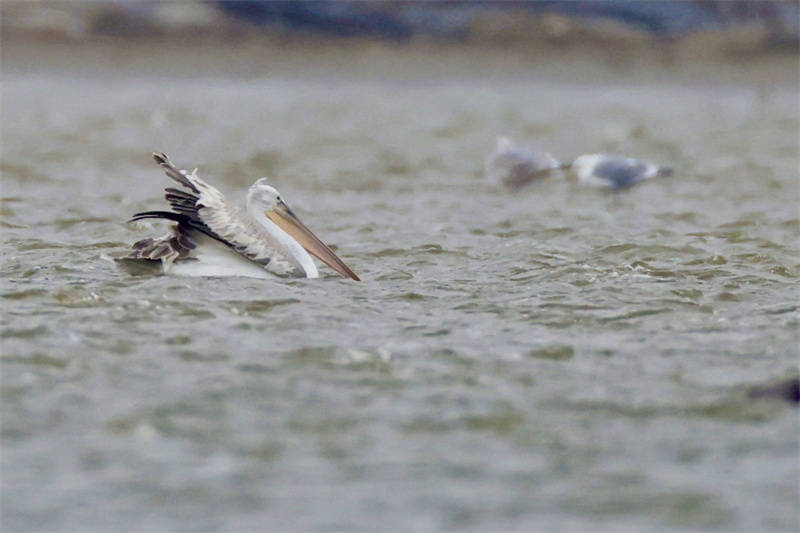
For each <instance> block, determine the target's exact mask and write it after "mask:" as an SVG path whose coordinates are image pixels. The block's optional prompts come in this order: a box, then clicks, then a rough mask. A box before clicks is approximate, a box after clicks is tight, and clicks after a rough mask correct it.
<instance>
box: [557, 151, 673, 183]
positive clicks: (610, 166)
mask: <svg viewBox="0 0 800 533" xmlns="http://www.w3.org/2000/svg"><path fill="white" fill-rule="evenodd" d="M568 167H569V169H570V171H571V173H572V174H573V175H575V177H577V178H578V181H579V182H580V183H585V184H587V185H594V186H596V187H605V188H608V189H623V188H625V187H630V186H631V185H633V184H634V183H637V182H639V181H642V180H646V179H651V178H655V177H656V176H669V175H671V174H672V169H671V168H667V167H659V166H657V165H654V164H652V163H648V162H646V161H640V160H638V159H632V158H630V157H623V156H620V155H608V154H587V155H582V156H580V157H578V158H576V159H575V161H573V162H572V164H571V165H568Z"/></svg>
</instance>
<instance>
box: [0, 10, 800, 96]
mask: <svg viewBox="0 0 800 533" xmlns="http://www.w3.org/2000/svg"><path fill="white" fill-rule="evenodd" d="M2 15H3V16H2V28H0V30H2V41H3V47H2V60H3V62H2V65H3V71H4V72H5V73H7V74H8V73H16V72H22V73H24V72H31V71H34V72H35V71H46V72H49V73H54V72H59V71H71V72H75V73H89V72H102V73H104V74H106V75H108V74H112V73H124V72H125V71H131V72H132V73H134V74H142V73H151V74H154V75H169V76H176V75H178V76H194V75H234V76H245V77H261V76H264V75H275V76H308V75H314V74H321V75H324V76H326V77H333V79H336V78H337V77H341V78H346V77H348V76H352V75H360V76H367V77H370V78H383V77H389V78H392V79H397V78H403V77H411V78H437V77H439V78H443V79H448V80H452V79H453V78H454V77H456V78H457V77H459V76H461V77H467V78H470V79H471V78H475V77H491V76H492V75H498V74H500V75H502V76H503V77H510V78H514V77H520V78H527V77H530V76H531V74H532V73H535V74H536V75H537V76H542V77H544V78H546V79H575V78H592V79H595V78H597V77H600V78H602V79H604V80H606V81H607V80H611V79H613V78H616V77H619V76H624V77H626V78H634V79H635V78H641V77H645V78H652V77H656V78H657V79H664V80H667V79H674V78H677V79H683V80H685V79H687V78H688V79H703V80H704V79H709V80H714V81H726V80H730V81H733V82H737V81H739V80H742V79H745V80H753V81H759V80H763V83H764V84H767V85H769V84H774V83H781V84H785V83H790V84H794V83H796V80H797V73H798V66H797V57H798V56H797V54H798V35H799V33H798V32H799V30H798V20H799V18H798V17H800V5H799V4H797V3H796V2H790V1H776V2H761V1H727V2H714V1H670V2H630V1H609V2H583V1H577V2H551V1H539V2H513V1H511V2H505V1H500V2H461V1H452V2H401V1H387V2H332V1H331V2H329V1H321V2H283V1H276V2H240V1H233V2H231V1H202V0H196V1H187V2H167V3H155V2H152V3H151V2H122V1H119V0H101V1H96V2H52V1H40V0H32V1H24V2H22V1H6V2H4V3H3V4H2Z"/></svg>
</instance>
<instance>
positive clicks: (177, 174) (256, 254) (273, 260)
mask: <svg viewBox="0 0 800 533" xmlns="http://www.w3.org/2000/svg"><path fill="white" fill-rule="evenodd" d="M153 159H155V161H156V163H158V165H159V166H160V167H161V169H162V170H163V171H164V173H165V174H166V175H167V176H168V177H169V178H171V179H172V180H174V181H175V182H177V183H178V184H179V185H181V186H182V187H183V189H176V188H173V187H167V188H166V189H165V192H166V194H165V195H164V197H165V198H166V200H167V201H168V202H169V204H170V206H172V210H173V211H174V212H175V214H177V215H180V216H181V217H182V223H184V224H188V225H190V227H192V228H193V229H196V230H198V231H201V232H202V233H205V234H206V235H208V236H209V237H212V238H214V239H217V240H218V241H220V242H222V243H223V244H225V245H227V246H229V247H230V248H231V249H232V250H234V251H235V252H237V253H239V254H241V255H243V256H244V257H246V258H247V259H249V260H251V261H254V262H256V263H258V264H260V265H262V266H264V267H266V268H267V269H268V270H270V271H271V272H274V273H275V274H278V275H302V274H303V272H304V271H303V270H302V268H301V267H300V265H299V264H295V263H294V262H293V261H291V260H290V259H289V258H287V257H285V256H284V255H283V254H281V253H279V252H278V249H279V248H278V246H277V243H275V242H274V239H273V238H272V236H270V235H269V234H268V233H267V232H266V231H263V230H261V229H260V228H258V227H257V226H256V225H255V224H254V223H253V222H252V221H250V220H249V219H247V218H246V217H243V216H242V215H241V214H240V213H239V211H238V210H235V209H232V208H231V207H230V206H229V205H228V202H227V201H226V200H225V196H223V194H222V193H221V192H220V191H219V190H218V189H217V188H215V187H213V186H211V185H209V184H208V183H206V182H205V181H203V180H202V179H200V178H199V177H198V176H197V169H195V170H194V171H192V173H191V174H189V173H188V172H186V171H185V170H179V169H178V168H177V167H176V166H175V165H173V164H172V162H171V161H170V160H169V158H168V157H167V156H166V154H163V153H161V154H153ZM134 218H136V217H134ZM162 218H168V217H162Z"/></svg>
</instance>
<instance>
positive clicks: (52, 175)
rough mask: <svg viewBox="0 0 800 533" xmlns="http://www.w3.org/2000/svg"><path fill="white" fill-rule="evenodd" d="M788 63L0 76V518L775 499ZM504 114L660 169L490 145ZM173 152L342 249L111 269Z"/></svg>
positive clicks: (491, 511)
mask: <svg viewBox="0 0 800 533" xmlns="http://www.w3.org/2000/svg"><path fill="white" fill-rule="evenodd" d="M796 97H797V94H796V87H792V86H788V87H777V88H776V89H774V90H772V91H767V92H764V91H761V90H757V89H756V88H753V87H749V86H741V85H737V84H726V83H724V82H720V83H717V84H711V85H708V84H691V83H675V84H668V83H649V84H647V83H646V84H644V85H642V84H638V83H637V84H632V83H626V82H614V81H608V80H606V81H603V82H601V83H596V84H591V85H590V84H585V83H577V82H569V81H563V80H562V81H557V80H549V81H548V80H546V79H528V78H524V77H518V78H513V79H493V78H487V79H476V80H473V81H472V82H469V83H467V82H465V81H464V80H454V81H446V80H437V81H431V82H426V81H424V80H419V79H418V80H410V81H406V82H402V83H398V82H396V81H385V80H380V79H373V80H357V79H351V80H347V79H341V78H334V79H315V78H313V77H308V78H301V77H291V76H281V77H277V78H276V77H270V76H263V77H262V76H252V77H242V78H241V79H230V78H222V77H213V76H208V77H202V76H184V77H174V78H170V77H155V76H154V77H152V78H148V77H147V76H143V77H142V76H139V77H121V78H118V77H113V76H103V75H99V74H92V75H86V76H78V75H69V74H66V73H60V74H58V73H54V74H41V73H40V74H37V75H23V74H14V73H13V72H12V73H6V74H5V75H4V77H3V87H2V195H1V196H2V204H0V224H2V242H3V255H2V294H1V295H2V302H3V304H2V328H1V329H0V334H1V335H2V359H0V363H1V364H2V389H1V390H2V392H1V394H2V456H1V458H0V459H1V460H2V521H3V529H7V530H28V531H33V530H109V531H110V530H123V529H124V530H287V531H305V530H309V531H321V530H343V531H357V530H383V531H386V530H395V531H402V530H409V531H411V530H458V531H469V530H484V531H485V530H520V531H531V530H553V529H562V530H563V529H568V530H590V529H591V530H598V529H600V530H609V531H611V530H613V531H621V530H636V531H642V530H659V531H665V530H686V529H690V530H697V529H702V530H748V531H756V530H772V531H782V530H787V531H788V530H796V529H797V527H798V525H800V515H799V514H798V513H799V511H798V506H797V501H798V475H799V474H800V469H799V468H798V412H797V410H796V408H794V407H792V406H791V405H790V404H788V403H785V402H781V401H779V400H770V399H759V400H753V399H750V398H748V396H747V394H746V391H747V388H748V387H750V386H752V385H754V384H764V383H770V382H772V381H774V380H780V379H783V378H786V377H787V376H788V377H791V376H792V375H793V374H792V373H793V372H796V368H797V362H798V301H799V298H798V297H799V296H800V294H799V293H798V277H799V276H800V260H799V259H798V236H799V233H798V228H799V221H798V203H797V202H798V144H797V143H798V137H797V132H798V128H799V127H800V117H799V116H798V108H797V105H796ZM498 135H511V136H512V137H514V138H515V139H516V140H517V141H519V142H520V143H521V144H526V145H529V146H532V147H535V148H537V149H541V150H547V151H550V152H551V153H553V154H554V155H555V156H556V157H557V158H559V159H565V160H568V159H569V158H570V157H574V156H575V155H577V154H580V153H590V152H609V153H620V154H623V155H629V156H633V157H638V158H642V159H645V160H649V161H653V162H655V163H658V164H664V165H669V166H671V167H673V168H674V175H673V176H672V177H669V178H663V179H657V180H653V181H650V182H647V183H644V184H641V185H637V186H636V187H634V188H632V189H630V190H627V191H623V192H620V193H606V192H603V191H598V190H593V189H585V188H582V187H580V186H579V185H577V184H575V183H572V182H570V181H569V180H567V179H565V178H564V177H563V176H553V177H551V178H549V179H546V180H542V181H540V182H538V183H535V184H531V185H530V186H528V187H526V188H524V189H522V190H520V191H517V192H514V193H510V192H509V191H507V190H505V189H504V188H503V187H501V186H500V185H499V184H497V183H494V182H492V181H488V180H487V179H485V177H484V176H483V158H484V156H485V155H486V154H487V153H489V152H490V151H491V150H492V149H493V148H494V143H495V139H496V137H497V136H498ZM153 151H163V152H166V153H167V154H168V155H169V156H170V157H171V158H172V159H173V161H175V162H176V163H177V164H178V165H181V166H183V167H185V168H188V169H190V170H191V169H192V168H194V167H197V168H198V174H199V175H200V176H201V177H202V178H204V179H206V180H207V181H209V182H210V183H212V184H214V185H216V186H217V187H219V188H220V189H221V190H222V191H223V192H225V193H226V194H229V195H230V196H231V197H232V198H234V199H239V200H240V199H241V198H242V196H243V192H244V190H245V189H246V187H248V186H249V185H250V184H251V183H252V182H253V181H254V180H255V179H256V178H258V177H260V176H268V177H270V179H271V182H272V184H273V185H274V186H275V187H277V188H278V189H279V190H280V191H281V193H282V195H283V197H284V199H285V200H286V201H287V203H288V204H289V205H290V206H291V207H292V208H293V210H294V211H295V212H296V213H298V215H299V216H300V217H301V218H302V219H303V220H304V222H305V223H306V224H307V225H308V226H309V227H310V228H311V229H312V230H314V231H315V232H316V233H317V235H319V236H320V238H321V239H322V240H324V241H325V242H327V243H330V244H332V245H334V246H335V248H336V250H337V253H338V254H339V255H340V256H341V257H342V258H343V259H344V261H345V262H346V263H348V265H350V266H351V267H352V268H353V270H355V272H357V273H358V274H359V275H360V276H361V278H362V279H363V282H361V283H355V282H352V281H349V280H345V279H342V278H340V277H338V276H336V274H335V273H334V272H332V271H331V270H330V269H328V268H327V267H324V266H321V267H320V269H321V273H322V275H323V276H322V279H319V280H287V279H279V278H275V279H274V280H266V281H265V280H254V279H246V278H179V277H174V276H160V275H152V274H146V273H143V274H139V275H131V274H130V273H128V272H125V271H122V270H120V269H119V268H118V267H117V266H116V265H115V263H114V261H113V258H114V257H118V256H120V255H123V254H124V253H125V252H126V249H127V247H128V246H129V245H130V244H131V243H132V242H134V241H135V240H137V239H140V238H143V237H147V236H153V235H157V234H159V233H160V232H162V231H164V226H163V225H159V224H158V223H135V224H126V220H127V219H128V218H129V216H130V215H132V214H133V213H135V212H137V211H143V210H150V209H161V208H163V207H164V206H165V203H164V200H163V198H162V189H163V187H164V186H167V185H168V181H167V179H166V178H165V177H164V176H163V174H162V173H161V172H160V171H159V169H158V168H157V167H156V166H155V165H154V164H153V163H152V160H151V157H150V153H151V152H153Z"/></svg>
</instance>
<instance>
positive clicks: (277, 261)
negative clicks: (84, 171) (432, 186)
mask: <svg viewBox="0 0 800 533" xmlns="http://www.w3.org/2000/svg"><path fill="white" fill-rule="evenodd" d="M153 158H154V159H155V160H156V163H158V164H159V166H161V168H162V169H163V170H164V172H165V173H166V174H167V176H169V177H170V178H171V179H173V180H174V181H175V182H177V183H178V184H179V185H181V187H182V189H176V188H171V187H168V188H167V189H165V191H166V195H165V198H166V199H167V201H168V202H169V203H170V205H171V207H172V211H146V212H143V213H137V214H135V215H134V216H133V218H132V219H131V221H135V220H144V219H150V218H154V219H165V220H171V221H173V222H176V224H174V225H173V226H172V227H171V228H170V233H168V234H167V235H164V236H162V237H158V238H154V239H143V240H140V241H138V242H136V243H135V244H134V245H133V246H132V249H131V253H130V255H129V256H128V257H126V258H123V259H121V260H120V261H121V262H123V263H125V262H134V263H137V262H148V263H150V264H152V263H159V262H160V264H161V267H162V269H163V271H164V272H172V273H175V274H181V275H193V276H250V277H262V278H264V277H269V276H270V273H271V274H274V275H278V276H285V277H289V276H291V277H306V278H316V277H319V273H318V272H317V267H316V265H315V264H314V261H313V259H311V256H310V255H309V254H311V255H313V256H314V257H316V258H317V259H319V260H320V261H322V262H323V263H325V264H326V265H328V266H329V267H331V268H332V269H333V270H335V271H336V272H338V273H339V274H341V275H342V276H344V277H348V278H351V279H354V280H356V281H359V278H358V276H357V275H356V274H355V273H354V272H353V271H352V270H350V268H349V267H348V266H347V265H345V264H344V262H343V261H342V260H341V259H339V258H338V257H337V256H336V254H335V253H333V251H332V250H331V249H330V248H329V247H328V246H327V245H325V244H324V243H323V242H322V241H320V240H319V239H318V238H317V237H316V236H315V235H314V234H313V233H312V232H311V230H309V229H308V228H307V227H306V226H305V225H304V224H303V223H302V222H301V221H300V219H298V218H297V216H296V215H295V214H294V212H292V210H291V209H289V207H288V206H287V205H286V203H285V202H284V201H283V199H282V198H281V195H280V194H279V193H278V191H277V190H275V188H273V187H271V186H269V185H268V184H267V179H266V178H261V179H259V180H258V181H256V182H255V183H254V184H253V185H252V186H251V187H250V189H249V190H248V192H247V206H246V210H244V211H242V210H238V209H234V208H232V207H230V206H229V205H228V203H227V201H226V200H225V197H224V196H223V195H222V193H221V192H219V191H218V190H217V189H215V188H214V187H212V186H211V185H209V184H207V183H206V182H204V181H203V180H201V179H200V178H199V177H198V176H197V169H195V170H194V172H192V173H191V174H189V173H187V172H186V171H185V170H178V169H177V168H176V167H175V166H174V165H173V164H172V163H171V162H170V160H169V159H168V158H167V156H166V155H165V154H153Z"/></svg>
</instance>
